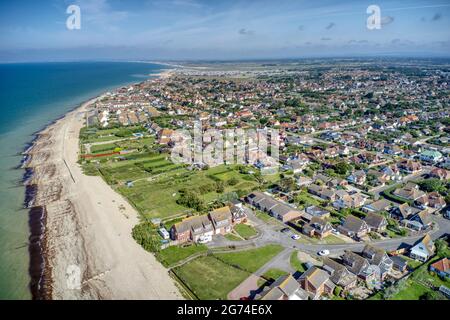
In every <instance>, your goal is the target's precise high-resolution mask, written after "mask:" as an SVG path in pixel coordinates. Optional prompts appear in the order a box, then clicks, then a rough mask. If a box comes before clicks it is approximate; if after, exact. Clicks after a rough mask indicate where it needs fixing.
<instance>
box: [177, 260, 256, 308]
mask: <svg viewBox="0 0 450 320" xmlns="http://www.w3.org/2000/svg"><path fill="white" fill-rule="evenodd" d="M174 272H175V274H176V275H177V276H178V277H179V278H180V279H181V281H182V282H183V283H184V284H185V285H186V286H187V287H188V288H189V289H190V290H191V291H192V292H193V293H194V294H195V295H196V296H197V297H198V298H199V299H201V300H214V299H222V300H225V299H227V294H228V293H229V292H230V291H231V290H233V289H234V288H236V287H237V286H238V285H239V284H240V283H241V282H243V281H244V280H245V279H246V278H247V277H248V276H249V275H250V274H249V273H248V272H245V271H242V270H239V269H237V268H234V267H232V266H230V265H228V264H226V263H223V262H222V261H220V260H218V259H216V258H215V257H213V256H206V257H199V258H197V259H194V260H193V261H190V262H188V263H186V264H184V265H182V266H180V267H177V268H175V269H174Z"/></svg>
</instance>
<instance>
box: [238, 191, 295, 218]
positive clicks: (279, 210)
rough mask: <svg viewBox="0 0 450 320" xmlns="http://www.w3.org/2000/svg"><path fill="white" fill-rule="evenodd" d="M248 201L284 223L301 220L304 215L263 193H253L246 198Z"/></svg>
mask: <svg viewBox="0 0 450 320" xmlns="http://www.w3.org/2000/svg"><path fill="white" fill-rule="evenodd" d="M246 200H247V202H248V203H249V204H251V205H252V206H254V207H255V208H258V209H260V210H262V211H265V212H267V213H269V214H270V215H272V216H274V217H275V218H277V219H278V220H281V221H283V222H287V221H291V220H294V219H297V218H300V217H301V215H302V213H301V212H300V211H299V210H297V209H295V208H293V207H291V206H289V205H287V204H285V203H283V202H281V201H278V200H276V199H274V198H272V197H271V196H270V195H268V194H265V193H262V192H258V191H255V192H252V193H251V194H249V195H248V196H247V197H246Z"/></svg>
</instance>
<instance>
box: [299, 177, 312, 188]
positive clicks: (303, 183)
mask: <svg viewBox="0 0 450 320" xmlns="http://www.w3.org/2000/svg"><path fill="white" fill-rule="evenodd" d="M312 182H313V181H312V179H311V178H308V177H304V176H300V177H298V178H297V181H296V184H297V185H298V186H299V187H303V186H308V185H310V184H311V183H312Z"/></svg>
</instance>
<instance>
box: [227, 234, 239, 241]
mask: <svg viewBox="0 0 450 320" xmlns="http://www.w3.org/2000/svg"><path fill="white" fill-rule="evenodd" d="M225 238H226V239H228V240H230V241H242V240H243V239H242V238H239V237H238V236H236V235H234V234H232V233H227V234H226V235H225Z"/></svg>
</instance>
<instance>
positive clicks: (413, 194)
mask: <svg viewBox="0 0 450 320" xmlns="http://www.w3.org/2000/svg"><path fill="white" fill-rule="evenodd" d="M393 194H394V195H395V196H397V197H399V198H403V199H406V200H413V201H415V200H417V199H419V198H420V197H422V196H424V195H425V194H426V193H425V192H423V191H422V190H419V186H418V185H417V184H415V183H411V182H408V183H407V184H406V185H405V186H404V187H403V188H397V189H395V191H394V192H393Z"/></svg>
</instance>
